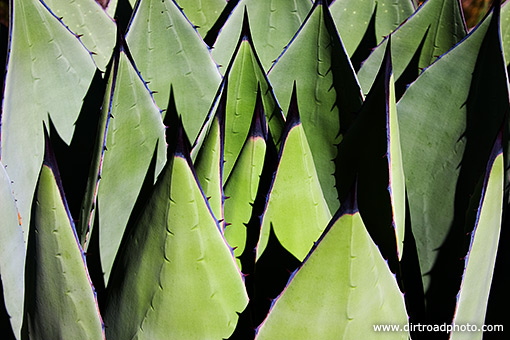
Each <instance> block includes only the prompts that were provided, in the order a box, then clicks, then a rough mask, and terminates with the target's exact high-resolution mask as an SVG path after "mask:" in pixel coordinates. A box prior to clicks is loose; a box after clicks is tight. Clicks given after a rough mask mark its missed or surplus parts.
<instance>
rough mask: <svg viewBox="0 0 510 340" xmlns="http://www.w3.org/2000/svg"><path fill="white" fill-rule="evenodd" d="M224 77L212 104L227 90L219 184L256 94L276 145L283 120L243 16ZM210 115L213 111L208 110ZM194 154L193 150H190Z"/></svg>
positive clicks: (244, 131) (246, 124) (232, 159)
mask: <svg viewBox="0 0 510 340" xmlns="http://www.w3.org/2000/svg"><path fill="white" fill-rule="evenodd" d="M225 78H226V79H228V86H222V87H221V89H220V90H221V91H219V93H218V95H217V98H216V100H215V101H218V98H220V96H221V92H222V91H225V90H226V91H227V92H228V96H227V106H226V113H225V154H224V161H225V163H224V168H223V181H224V182H225V181H226V180H227V178H228V177H229V176H230V172H231V171H232V168H233V166H234V163H235V161H236V159H237V157H238V156H239V153H240V152H241V149H242V147H243V144H244V142H245V140H246V138H247V137H248V132H249V130H250V123H251V118H252V113H253V110H254V109H255V103H256V100H257V92H258V90H259V89H260V92H261V93H262V102H263V106H264V112H265V113H266V119H267V121H268V126H269V130H270V131H271V135H272V136H273V140H274V142H275V144H279V142H280V139H281V134H282V130H283V125H284V121H285V119H284V118H283V114H282V112H281V109H280V106H279V105H278V102H277V101H276V98H275V96H274V93H273V89H272V87H271V84H270V83H269V81H268V80H267V77H266V75H265V73H264V70H263V69H262V66H261V64H260V60H259V58H258V56H257V54H256V53H255V50H254V47H253V40H252V37H251V32H250V25H249V22H248V16H247V14H246V13H245V17H244V23H243V30H242V34H241V37H240V38H239V41H238V43H237V48H236V50H235V52H234V54H233V56H232V59H231V61H230V64H229V66H228V68H227V72H226V74H225ZM211 112H213V111H211ZM211 121H212V118H211V114H210V115H209V117H208V120H207V121H206V123H205V124H204V127H203V128H202V130H201V132H200V134H199V137H198V138H197V142H196V143H195V145H194V150H199V149H200V145H201V141H203V138H204V136H205V133H206V132H207V130H208V126H209V125H210V124H211ZM194 152H195V153H196V151H194Z"/></svg>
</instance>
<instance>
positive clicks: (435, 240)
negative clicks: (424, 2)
mask: <svg viewBox="0 0 510 340" xmlns="http://www.w3.org/2000/svg"><path fill="white" fill-rule="evenodd" d="M498 14H499V13H498ZM498 31H499V15H496V14H490V15H489V16H488V17H487V18H486V19H485V20H484V21H483V22H482V23H481V24H480V25H479V26H478V27H477V28H476V30H474V31H472V33H471V34H470V35H469V36H468V37H467V38H466V39H465V40H464V41H463V42H462V43H460V44H459V45H457V46H456V47H455V48H454V49H452V50H451V51H450V52H449V53H447V54H446V55H444V56H443V57H441V58H440V59H439V60H438V61H437V62H435V63H434V64H432V65H431V66H430V67H429V68H427V69H426V70H425V71H424V72H423V73H422V75H421V76H420V77H419V78H418V79H417V80H416V82H414V83H413V84H412V85H411V86H410V87H409V89H408V90H407V92H406V93H405V94H404V96H403V97H402V99H401V100H400V102H399V103H398V105H397V109H398V115H399V125H400V132H401V141H402V143H401V145H402V157H403V164H404V173H405V176H406V187H407V193H408V198H409V210H410V217H411V224H412V230H413V234H414V237H415V239H416V246H417V251H418V257H419V262H420V269H421V273H422V274H423V275H424V276H423V282H424V288H425V290H426V291H427V290H428V289H429V288H430V287H429V286H430V284H431V281H430V280H431V278H434V276H435V277H436V279H437V281H436V282H435V286H434V287H435V288H434V290H432V291H435V292H436V293H438V294H441V292H442V291H444V290H445V287H444V285H445V282H449V281H452V282H454V281H455V279H452V280H449V279H446V276H445V275H443V273H438V274H437V275H435V274H434V273H433V272H431V270H432V269H433V268H436V267H438V266H439V267H441V263H445V264H446V263H449V262H447V261H446V258H443V259H441V261H439V259H438V256H439V254H440V250H441V249H442V250H441V252H442V251H445V252H446V249H448V247H447V246H445V242H446V240H447V239H448V240H450V242H451V245H452V249H453V248H455V247H457V246H456V244H458V243H459V241H456V240H457V238H456V237H459V238H462V237H463V236H462V235H463V234H464V233H465V232H464V226H465V222H464V219H465V212H466V211H467V209H468V204H469V198H470V197H471V196H472V195H473V192H474V188H475V186H476V183H477V182H478V179H479V178H480V176H482V174H483V173H484V171H485V165H486V164H487V160H488V158H489V155H490V150H491V147H492V143H493V141H494V139H495V137H496V135H497V132H498V130H499V128H500V126H501V124H502V122H503V118H504V117H505V115H506V112H507V111H508V109H509V108H508V106H509V104H508V88H507V82H508V80H507V76H506V72H505V68H506V65H505V64H504V62H503V55H502V52H501V47H500V42H499V41H500V40H499V33H498ZM445 74H447V75H448V77H444V75H445ZM431 174H433V176H432V175H431ZM449 234H451V235H450V236H448V235H449ZM453 235H457V236H456V237H455V236H453ZM445 247H446V248H445ZM461 256H462V255H461ZM458 258H459V255H458V254H455V253H454V254H452V255H451V261H453V262H454V263H458V261H457V260H458ZM438 261H439V262H438ZM443 270H444V272H445V273H449V272H450V273H453V267H452V266H445V268H444V269H443ZM455 277H456V276H455ZM432 291H431V292H429V294H428V296H427V298H428V299H434V294H435V293H432ZM436 303H437V308H438V309H441V308H442V309H443V310H444V309H445V308H444V300H443V299H439V300H438V301H436ZM428 304H429V306H431V301H429V303H428ZM441 306H443V307H441Z"/></svg>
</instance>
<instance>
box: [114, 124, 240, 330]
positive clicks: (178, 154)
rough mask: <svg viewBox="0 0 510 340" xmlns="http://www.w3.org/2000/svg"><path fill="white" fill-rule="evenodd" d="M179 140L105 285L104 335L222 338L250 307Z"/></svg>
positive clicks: (237, 271) (237, 270)
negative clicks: (106, 294) (106, 290)
mask: <svg viewBox="0 0 510 340" xmlns="http://www.w3.org/2000/svg"><path fill="white" fill-rule="evenodd" d="M180 136H181V137H180V139H179V143H178V146H177V148H176V151H175V154H173V155H170V156H169V161H168V162H167V164H166V166H165V168H164V170H163V172H162V174H161V175H160V177H159V178H158V181H157V183H156V186H155V188H154V191H153V193H152V196H151V198H150V199H149V201H148V202H147V205H146V208H145V210H144V212H143V214H142V215H141V216H140V218H139V220H138V223H137V225H136V226H135V229H134V230H133V232H132V233H131V234H129V236H127V238H126V241H125V244H124V246H123V251H122V253H121V255H119V258H118V262H117V264H116V270H117V271H116V272H115V274H114V276H113V277H112V279H111V280H110V285H109V288H108V289H109V300H108V303H107V308H106V314H105V322H106V324H107V325H108V328H107V333H108V336H110V337H114V338H119V339H124V338H127V339H131V338H133V337H135V338H137V339H151V340H156V339H169V338H178V339H206V338H210V339H220V338H227V337H229V336H230V334H231V333H232V332H233V331H234V328H235V325H236V323H237V318H238V316H237V313H236V312H241V311H242V310H243V309H244V308H245V306H246V304H247V303H248V299H247V295H246V291H245V288H244V284H243V279H242V276H241V273H240V272H239V269H238V268H237V266H236V264H235V260H234V257H233V255H232V253H231V249H230V248H229V246H228V245H227V243H226V241H225V239H224V238H223V236H222V234H221V232H220V229H219V225H218V223H217V221H216V220H215V218H214V217H213V215H212V213H211V210H210V208H209V206H208V204H207V199H206V198H205V196H204V195H203V193H202V191H201V189H200V186H199V184H198V182H197V178H196V175H195V173H194V170H193V168H192V165H191V160H190V159H189V151H187V150H186V147H185V146H184V142H183V139H182V138H183V137H182V129H181V133H180Z"/></svg>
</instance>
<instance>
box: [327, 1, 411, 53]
mask: <svg viewBox="0 0 510 340" xmlns="http://www.w3.org/2000/svg"><path fill="white" fill-rule="evenodd" d="M329 10H330V12H331V16H332V17H333V20H334V21H335V24H336V27H337V29H338V33H339V34H340V37H341V38H342V42H343V44H344V47H345V51H346V52H347V54H348V55H349V57H352V56H353V54H354V52H355V51H356V48H357V47H358V46H359V44H360V42H361V41H362V39H363V37H364V36H365V35H366V34H367V30H368V27H369V24H370V20H372V16H375V18H374V20H375V38H376V39H375V43H376V44H379V43H381V42H382V40H383V38H384V37H386V36H387V35H388V34H390V33H391V32H393V31H394V30H395V29H396V28H397V27H398V26H399V25H400V24H401V23H402V22H404V20H405V19H407V18H408V17H409V16H410V15H411V14H413V13H414V4H413V2H412V0H400V1H393V0H392V1H390V0H382V1H375V0H336V1H335V2H333V3H332V4H331V6H330V7H329Z"/></svg>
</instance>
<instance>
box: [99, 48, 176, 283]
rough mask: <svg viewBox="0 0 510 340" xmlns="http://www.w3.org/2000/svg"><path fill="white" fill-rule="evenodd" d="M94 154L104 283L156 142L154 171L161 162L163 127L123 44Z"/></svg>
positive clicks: (109, 88)
mask: <svg viewBox="0 0 510 340" xmlns="http://www.w3.org/2000/svg"><path fill="white" fill-rule="evenodd" d="M108 81H109V84H110V85H109V86H107V88H108V90H109V91H111V92H107V93H106V96H107V98H108V99H107V100H108V104H107V105H103V110H105V112H104V113H103V116H106V117H108V118H107V125H106V126H105V127H106V130H105V131H101V132H100V136H101V137H102V138H104V139H103V140H102V142H103V143H104V144H103V143H101V144H99V145H98V147H99V150H98V152H102V153H104V155H103V159H102V167H101V169H100V175H99V176H100V178H101V180H100V181H99V183H98V189H97V205H98V208H99V242H100V243H99V244H100V255H101V265H102V268H103V271H104V273H105V282H107V281H108V277H109V275H110V270H111V267H112V264H113V260H114V258H115V254H116V253H117V249H118V247H119V244H120V241H121V239H122V235H123V233H124V229H125V228H126V225H127V222H128V220H129V216H130V214H131V211H132V209H133V207H134V205H135V202H136V198H137V197H138V193H139V192H140V189H141V187H142V184H143V180H144V178H145V175H146V173H147V170H148V168H149V164H150V162H151V158H152V155H153V153H154V150H155V148H156V145H158V151H157V154H158V156H157V159H158V161H157V164H158V165H157V168H156V174H158V173H159V172H160V171H161V169H162V167H163V164H164V162H165V144H166V143H165V132H164V131H165V127H164V125H163V121H162V120H161V114H160V111H159V109H158V107H157V106H156V105H155V103H154V100H153V98H152V96H151V94H150V92H149V90H148V89H147V87H146V86H145V83H144V82H143V80H142V78H140V75H139V74H138V73H137V71H136V69H135V67H134V65H133V63H132V61H131V60H129V58H128V54H127V52H126V51H125V50H124V48H123V47H122V46H120V47H119V51H118V53H117V55H116V56H115V59H114V64H113V70H112V72H111V75H110V79H109V80H108Z"/></svg>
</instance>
